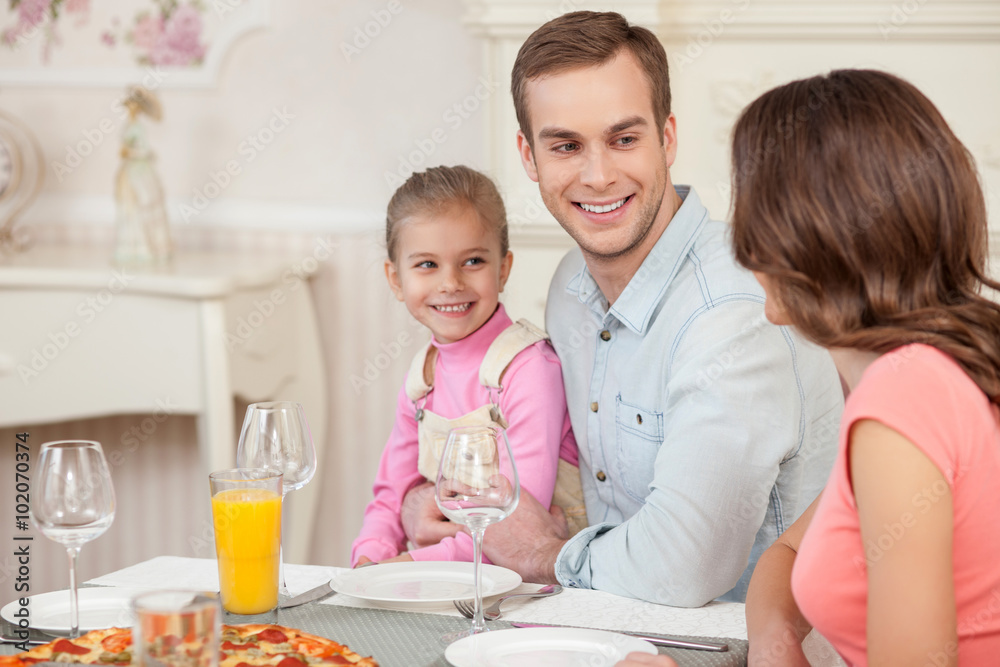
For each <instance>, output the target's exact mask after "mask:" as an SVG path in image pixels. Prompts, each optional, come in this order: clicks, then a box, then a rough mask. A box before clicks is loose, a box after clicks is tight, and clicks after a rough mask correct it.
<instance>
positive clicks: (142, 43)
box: [132, 14, 163, 51]
mask: <svg viewBox="0 0 1000 667" xmlns="http://www.w3.org/2000/svg"><path fill="white" fill-rule="evenodd" d="M162 34H163V19H162V18H160V17H159V16H151V15H148V14H147V15H146V16H143V17H142V18H141V19H139V20H138V21H137V22H136V24H135V29H134V30H133V31H132V41H133V42H134V43H135V45H136V47H137V48H140V49H143V50H145V51H151V50H152V49H153V47H154V46H155V45H156V42H157V41H158V40H159V39H160V36H161V35H162Z"/></svg>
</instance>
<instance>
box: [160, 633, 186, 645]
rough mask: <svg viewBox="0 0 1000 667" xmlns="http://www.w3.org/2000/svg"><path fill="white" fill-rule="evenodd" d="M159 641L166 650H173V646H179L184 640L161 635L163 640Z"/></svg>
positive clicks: (175, 636) (173, 636) (174, 636)
mask: <svg viewBox="0 0 1000 667" xmlns="http://www.w3.org/2000/svg"><path fill="white" fill-rule="evenodd" d="M161 641H162V642H163V646H165V647H166V648H173V647H174V646H179V645H180V644H182V643H183V642H184V640H183V639H181V638H180V637H178V636H177V635H163V639H162V640H161Z"/></svg>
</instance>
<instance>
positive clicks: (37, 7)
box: [17, 0, 52, 26]
mask: <svg viewBox="0 0 1000 667" xmlns="http://www.w3.org/2000/svg"><path fill="white" fill-rule="evenodd" d="M51 4H52V0H21V4H19V5H18V6H17V16H18V19H19V21H18V23H20V24H21V25H22V26H24V25H25V24H27V25H28V26H36V25H38V24H39V23H41V22H42V21H43V20H45V14H46V12H48V11H49V6H50V5H51Z"/></svg>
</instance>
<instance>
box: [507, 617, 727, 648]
mask: <svg viewBox="0 0 1000 667" xmlns="http://www.w3.org/2000/svg"><path fill="white" fill-rule="evenodd" d="M511 625H513V626H514V627H515V628H570V627H578V626H570V625H545V624H544V623H511ZM578 629H580V630H595V629H597V628H578ZM606 632H617V633H618V634H620V635H628V636H629V637H635V638H636V639H645V640H646V641H648V642H649V643H650V644H656V645H657V646H668V647H670V648H689V649H693V650H696V651H717V652H722V651H728V650H729V645H728V644H718V643H716V642H695V641H691V640H688V639H680V638H678V637H671V636H669V635H658V634H654V633H650V632H628V631H625V630H606Z"/></svg>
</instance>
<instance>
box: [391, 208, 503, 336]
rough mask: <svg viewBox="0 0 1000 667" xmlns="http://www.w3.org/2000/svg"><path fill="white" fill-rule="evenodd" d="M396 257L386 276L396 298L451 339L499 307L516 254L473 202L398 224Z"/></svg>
mask: <svg viewBox="0 0 1000 667" xmlns="http://www.w3.org/2000/svg"><path fill="white" fill-rule="evenodd" d="M401 224H402V226H401V227H400V229H399V236H398V243H397V246H396V250H397V258H396V261H395V262H393V261H392V260H388V259H387V260H386V261H385V275H386V278H388V280H389V286H390V287H391V288H392V291H393V293H394V294H395V295H396V298H397V299H399V300H400V301H402V302H403V303H405V304H406V309H407V310H409V311H410V314H411V315H413V317H414V318H416V319H417V321H418V322H420V323H421V324H423V325H424V326H426V327H427V328H428V329H430V330H431V332H432V333H433V334H434V338H435V340H437V341H438V342H439V343H454V342H455V341H457V340H461V339H463V338H465V337H466V336H468V335H469V334H471V333H472V332H474V331H476V330H477V329H478V328H479V327H481V326H482V325H483V324H485V323H486V320H488V319H490V317H491V316H492V315H493V312H494V311H495V310H496V308H497V303H498V301H499V295H500V292H502V291H503V286H504V284H505V283H506V282H507V276H508V275H509V274H510V266H511V262H513V260H514V256H513V255H512V254H511V253H509V252H508V253H507V255H506V256H501V255H500V239H499V238H497V234H496V232H495V231H493V230H491V229H488V228H487V227H486V226H485V225H484V224H483V223H482V222H481V221H480V219H479V214H478V213H476V211H475V209H473V208H472V207H471V206H454V207H452V208H449V209H447V210H445V211H444V212H443V213H439V214H437V215H427V214H422V215H416V216H413V217H410V218H408V219H407V220H406V221H405V222H403V223H401Z"/></svg>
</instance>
